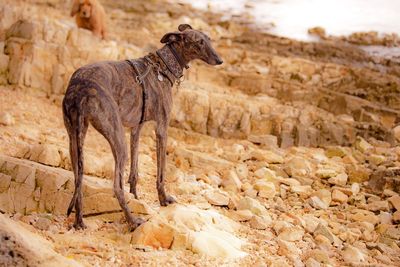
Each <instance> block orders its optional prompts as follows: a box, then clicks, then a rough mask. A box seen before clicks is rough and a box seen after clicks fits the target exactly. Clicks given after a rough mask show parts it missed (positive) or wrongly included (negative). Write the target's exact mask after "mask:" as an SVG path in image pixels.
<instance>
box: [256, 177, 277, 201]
mask: <svg viewBox="0 0 400 267" xmlns="http://www.w3.org/2000/svg"><path fill="white" fill-rule="evenodd" d="M254 189H255V190H257V191H258V196H260V197H264V198H269V199H271V198H274V196H275V194H276V189H275V184H274V183H273V182H269V181H268V180H266V179H262V180H258V181H257V182H256V183H255V184H254Z"/></svg>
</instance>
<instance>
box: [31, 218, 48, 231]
mask: <svg viewBox="0 0 400 267" xmlns="http://www.w3.org/2000/svg"><path fill="white" fill-rule="evenodd" d="M50 225H51V220H50V219H48V218H46V217H39V218H38V220H37V221H36V222H35V224H34V226H35V227H36V228H37V229H39V230H48V229H49V228H50Z"/></svg>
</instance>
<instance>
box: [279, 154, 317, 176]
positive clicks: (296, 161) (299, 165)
mask: <svg viewBox="0 0 400 267" xmlns="http://www.w3.org/2000/svg"><path fill="white" fill-rule="evenodd" d="M285 170H286V172H287V173H288V174H289V175H290V176H292V177H296V176H306V175H309V174H310V173H312V171H313V169H312V165H311V163H310V162H309V161H308V160H307V159H305V158H301V157H293V158H291V159H290V160H289V161H288V162H287V163H286V167H285Z"/></svg>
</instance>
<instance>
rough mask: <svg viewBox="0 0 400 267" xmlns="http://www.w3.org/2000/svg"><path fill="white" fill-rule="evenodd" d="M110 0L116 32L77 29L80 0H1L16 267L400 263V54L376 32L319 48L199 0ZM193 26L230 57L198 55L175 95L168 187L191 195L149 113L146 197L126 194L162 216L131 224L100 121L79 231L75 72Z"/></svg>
mask: <svg viewBox="0 0 400 267" xmlns="http://www.w3.org/2000/svg"><path fill="white" fill-rule="evenodd" d="M67 2H68V1H67ZM101 2H102V3H103V4H104V6H105V8H106V10H108V16H109V25H110V26H109V28H110V36H109V38H108V40H106V41H100V40H98V39H96V38H95V37H93V36H92V34H91V33H90V32H87V31H85V30H80V29H77V28H76V26H75V24H74V21H73V19H72V18H70V17H69V16H68V14H69V11H68V10H69V6H70V3H65V2H64V1H57V0H47V1H46V0H27V1H8V0H0V103H1V105H0V125H1V126H0V238H1V239H2V241H1V243H0V265H6V266H25V265H29V266H37V265H40V266H41V265H43V266H54V265H56V264H57V265H59V266H63V265H66V266H80V265H84V266H93V265H95V266H114V265H117V266H119V265H122V266H125V265H133V266H158V265H161V264H163V265H165V266H183V265H184V266H187V265H192V266H193V265H195V266H215V265H218V266H220V265H227V266H239V265H240V266H249V265H254V266H288V265H293V266H307V267H309V266H313V267H314V266H370V265H372V266H398V265H400V256H399V255H400V248H399V245H400V242H399V240H400V229H399V222H400V196H399V192H400V146H399V141H400V126H399V123H400V116H399V114H400V79H399V78H398V77H399V74H400V64H399V61H398V60H397V59H395V58H393V59H392V58H387V57H386V58H380V57H378V56H372V55H369V54H367V53H365V52H364V50H362V49H360V48H359V47H358V46H357V45H355V44H358V43H363V44H364V43H365V42H364V39H365V38H366V37H365V35H362V34H361V35H360V36H361V37H360V38H364V39H362V40H359V41H357V35H352V36H351V38H349V39H346V38H339V39H332V38H323V40H321V41H320V42H318V43H303V42H297V41H294V40H290V39H285V38H281V37H276V36H272V35H268V34H265V33H261V32H257V31H255V30H254V29H252V27H251V25H249V24H248V22H247V21H245V20H244V19H243V18H233V19H232V20H229V21H222V20H221V19H220V17H221V16H219V15H218V14H215V13H212V12H211V11H208V12H204V11H198V10H194V9H192V8H191V7H189V6H186V5H178V4H170V3H166V2H164V1H161V0H154V1H147V2H142V1H124V0H113V1H107V0H104V1H101ZM180 23H190V24H191V25H192V26H193V27H194V28H196V29H201V30H203V31H205V32H207V33H208V34H209V35H210V36H211V37H212V39H213V42H214V43H215V47H216V49H217V51H219V52H220V54H221V56H222V58H223V59H224V61H225V64H223V65H222V66H219V67H217V68H214V67H209V66H206V65H205V64H203V63H200V62H195V63H193V64H192V65H191V68H190V69H189V71H188V73H187V74H186V80H185V81H184V82H183V83H182V84H181V86H180V87H179V88H178V89H176V92H175V96H174V111H173V116H172V117H173V119H172V121H171V127H170V129H169V140H168V177H167V190H168V191H169V192H171V194H173V195H174V196H175V197H176V198H177V199H178V204H175V205H172V206H170V207H166V208H160V206H159V203H158V200H157V194H156V189H155V173H156V164H155V159H156V157H155V138H154V131H153V125H152V124H151V123H149V124H148V125H146V127H145V128H144V129H143V132H142V135H141V143H140V156H139V175H140V180H139V185H138V191H139V200H135V199H133V197H132V196H130V194H129V193H128V188H126V190H127V193H126V198H127V201H128V205H129V206H130V208H131V210H132V211H133V212H134V213H135V214H136V215H137V216H140V217H142V218H144V219H146V220H147V221H146V223H144V224H143V225H142V226H141V227H139V228H138V229H136V230H135V231H134V232H132V233H131V232H129V231H128V227H127V225H126V223H125V222H124V218H123V216H122V214H121V212H120V210H119V205H118V202H117V200H116V199H115V198H114V197H113V193H112V186H111V179H112V172H113V159H112V155H111V152H110V149H109V146H108V144H107V142H106V141H105V140H104V138H102V137H101V136H100V135H99V134H98V133H97V132H96V131H95V130H93V129H92V128H89V133H88V136H87V138H86V141H85V150H84V151H85V174H86V175H87V176H85V179H84V200H83V203H84V214H85V218H84V219H85V222H86V224H87V225H88V229H86V230H83V231H76V230H74V229H71V226H72V222H73V216H70V217H69V218H67V217H66V216H65V213H66V208H67V205H68V203H69V200H70V199H71V196H72V192H73V183H74V181H73V176H72V173H71V172H70V162H69V155H68V137H67V135H66V131H65V129H64V126H63V121H62V115H61V107H60V101H61V99H62V95H63V92H64V90H65V86H66V84H67V82H68V79H69V77H70V75H71V73H72V72H73V71H74V70H75V69H76V68H77V67H79V66H82V65H83V64H86V63H89V62H94V61H98V60H105V59H112V60H117V59H118V60H121V59H126V58H134V57H139V56H142V55H144V54H146V53H147V52H148V51H152V50H154V49H155V48H157V47H159V46H160V44H159V40H160V38H161V36H162V35H163V34H164V33H166V32H169V31H173V30H175V29H176V27H177V25H179V24H180ZM349 40H350V41H349ZM396 42H397V41H396ZM396 42H390V45H397V43H396ZM383 44H386V43H383ZM126 137H127V140H128V137H129V136H128V132H127V135H126ZM125 174H126V176H127V175H128V166H126V173H125Z"/></svg>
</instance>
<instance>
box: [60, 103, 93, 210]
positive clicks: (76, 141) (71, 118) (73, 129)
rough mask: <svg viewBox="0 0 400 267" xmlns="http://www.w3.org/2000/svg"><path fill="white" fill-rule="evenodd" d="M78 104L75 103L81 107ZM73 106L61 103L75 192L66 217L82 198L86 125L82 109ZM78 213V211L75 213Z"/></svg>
mask: <svg viewBox="0 0 400 267" xmlns="http://www.w3.org/2000/svg"><path fill="white" fill-rule="evenodd" d="M81 103H82V101H80V103H79V104H78V103H76V104H77V105H78V106H81ZM78 106H75V105H68V104H67V103H66V101H65V99H64V101H63V116H64V124H65V127H66V128H67V131H68V135H69V152H70V157H71V165H72V170H73V172H74V176H75V191H74V194H73V196H72V199H71V202H70V204H69V206H68V210H67V216H68V215H70V214H71V212H72V210H73V208H74V206H75V204H76V202H77V199H78V196H80V198H82V180H83V154H82V147H83V139H84V138H85V136H84V135H85V134H86V129H87V124H86V123H85V118H84V115H83V114H82V112H83V109H82V108H81V107H78ZM76 212H80V211H78V210H77V211H76Z"/></svg>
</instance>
